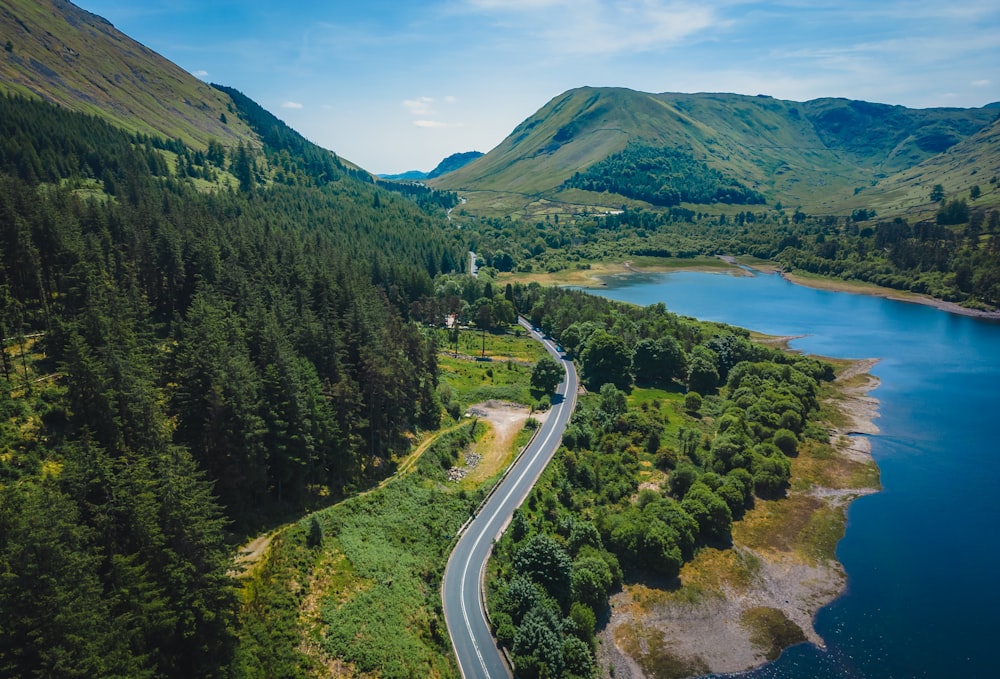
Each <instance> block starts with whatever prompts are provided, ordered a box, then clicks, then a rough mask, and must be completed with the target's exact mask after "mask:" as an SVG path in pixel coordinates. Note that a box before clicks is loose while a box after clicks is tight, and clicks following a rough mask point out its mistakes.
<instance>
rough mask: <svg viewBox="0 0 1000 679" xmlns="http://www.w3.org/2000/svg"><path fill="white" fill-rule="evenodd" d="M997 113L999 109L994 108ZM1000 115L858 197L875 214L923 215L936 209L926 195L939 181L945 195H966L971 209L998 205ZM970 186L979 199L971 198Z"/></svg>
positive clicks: (999, 112)
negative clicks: (965, 136) (990, 122)
mask: <svg viewBox="0 0 1000 679" xmlns="http://www.w3.org/2000/svg"><path fill="white" fill-rule="evenodd" d="M994 112H995V113H997V114H1000V111H997V110H996V109H994ZM998 175H1000V116H998V117H997V119H996V120H994V121H993V123H992V124H990V125H988V126H986V127H984V128H983V129H981V130H980V131H978V132H977V133H976V134H974V135H972V136H971V137H969V138H968V139H965V140H963V141H961V142H959V143H957V144H955V145H954V146H953V147H951V148H950V149H948V150H947V151H946V152H945V153H941V154H938V155H936V156H933V157H932V158H929V159H927V160H925V161H924V162H922V163H919V164H918V165H915V166H913V167H911V168H907V169H906V170H903V171H902V172H899V173H897V174H895V175H892V176H891V177H889V178H887V179H886V180H884V181H882V182H880V183H879V184H878V185H876V186H874V187H871V188H870V189H866V190H865V191H863V192H861V193H860V194H859V195H858V199H859V200H860V201H863V202H865V203H866V204H867V206H868V207H870V208H873V209H875V210H877V211H878V212H879V214H889V213H890V212H892V211H894V210H895V211H899V210H905V211H906V212H907V213H908V214H910V215H912V216H914V217H920V218H923V217H927V216H929V215H931V214H933V213H934V212H936V211H937V208H938V206H937V204H936V203H931V202H930V199H929V196H930V193H931V190H932V189H933V187H934V186H936V185H938V184H940V185H941V186H942V188H944V192H945V195H946V196H959V197H966V196H970V203H969V206H970V207H971V208H995V207H998V206H1000V186H998V184H997V176H998ZM974 187H979V194H980V195H979V198H975V199H971V193H974V192H975V190H974Z"/></svg>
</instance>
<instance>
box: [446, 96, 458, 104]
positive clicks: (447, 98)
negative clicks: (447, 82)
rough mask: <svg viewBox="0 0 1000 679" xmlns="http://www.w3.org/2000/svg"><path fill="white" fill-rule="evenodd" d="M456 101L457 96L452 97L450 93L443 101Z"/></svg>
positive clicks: (448, 102)
mask: <svg viewBox="0 0 1000 679" xmlns="http://www.w3.org/2000/svg"><path fill="white" fill-rule="evenodd" d="M456 101H458V97H453V96H451V95H450V94H449V95H448V96H447V97H445V98H444V103H446V104H454V103H455V102H456Z"/></svg>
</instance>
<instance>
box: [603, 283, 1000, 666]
mask: <svg viewBox="0 0 1000 679" xmlns="http://www.w3.org/2000/svg"><path fill="white" fill-rule="evenodd" d="M606 281H607V283H608V286H607V287H606V288H600V289H594V290H591V292H594V293H595V294H600V295H603V296H606V297H609V298H612V299H617V300H622V301H626V302H632V303H635V304H639V305H643V306H645V305H649V304H654V303H656V302H664V303H665V304H666V305H667V308H668V309H670V310H671V311H674V312H676V313H679V314H682V315H687V316H694V317H697V318H701V319H704V320H715V321H722V322H725V323H730V324H733V325H739V326H742V327H745V328H749V329H752V330H757V331H760V332H763V333H767V334H771V335H783V336H793V335H805V337H803V338H802V339H798V340H795V341H793V342H792V347H793V348H795V349H798V350H801V351H804V352H807V353H813V354H821V355H825V356H831V357H838V358H880V359H882V360H881V362H880V363H878V365H876V366H875V368H874V369H873V370H872V373H873V374H875V375H876V376H878V377H879V378H880V379H881V381H882V384H881V386H880V387H879V388H878V389H876V390H875V391H874V392H872V396H875V397H877V398H878V399H879V400H880V402H881V403H880V418H879V419H878V420H877V421H876V424H877V425H878V426H879V428H880V429H881V434H879V435H877V436H873V437H871V441H872V452H873V455H874V457H875V460H876V462H877V463H878V466H879V468H880V469H881V473H882V486H883V490H882V491H881V492H879V493H877V494H875V495H870V496H866V497H862V498H860V499H859V500H857V501H855V502H854V503H853V504H852V505H851V507H850V510H849V512H848V524H847V533H846V535H845V537H844V538H843V540H841V542H840V544H839V545H838V548H837V556H838V559H839V560H840V561H841V562H842V563H843V564H844V567H845V569H846V571H847V576H848V585H847V591H846V592H845V593H844V595H843V596H841V597H840V598H839V599H837V600H836V601H834V602H833V603H831V604H830V605H828V606H826V607H825V608H823V609H822V610H821V611H820V612H819V613H818V614H817V617H816V629H817V631H818V632H819V634H820V635H821V636H822V637H823V639H824V640H825V641H826V643H827V649H826V650H825V651H824V650H820V649H818V648H816V647H814V646H811V645H800V646H796V647H794V648H791V649H788V650H787V651H786V652H785V653H784V654H783V655H782V656H781V658H780V659H778V660H777V661H775V662H773V663H771V664H769V665H767V666H765V667H763V668H761V669H758V670H756V671H754V672H750V673H746V674H743V675H740V676H742V677H753V678H754V679H757V678H764V677H767V678H771V677H783V678H784V677H788V678H791V677H795V678H800V677H831V678H833V677H837V678H840V677H880V678H881V677H900V678H901V677H953V676H975V677H980V676H998V675H1000V668H998V661H997V647H996V645H995V644H997V638H996V637H997V630H998V629H1000V623H998V620H997V616H998V614H1000V581H998V579H997V578H998V575H1000V573H998V571H1000V541H998V539H997V537H998V530H997V526H998V522H1000V488H998V486H1000V444H998V426H1000V324H998V323H996V322H994V321H987V320H982V319H976V318H970V317H966V316H959V315H955V314H949V313H946V312H942V311H938V310H936V309H933V308H931V307H927V306H922V305H918V304H911V303H906V302H898V301H893V300H887V299H882V298H879V297H872V296H866V295H852V294H847V293H838V292H830V291H825V290H814V289H811V288H806V287H802V286H797V285H794V284H792V283H789V282H787V281H785V280H783V279H782V278H781V277H780V276H778V275H776V274H757V275H754V276H750V277H739V276H732V275H726V274H712V273H700V272H679V273H671V274H630V275H627V276H616V277H611V278H608V279H606Z"/></svg>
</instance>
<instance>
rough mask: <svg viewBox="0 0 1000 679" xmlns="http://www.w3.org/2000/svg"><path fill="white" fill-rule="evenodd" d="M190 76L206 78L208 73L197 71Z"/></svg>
mask: <svg viewBox="0 0 1000 679" xmlns="http://www.w3.org/2000/svg"><path fill="white" fill-rule="evenodd" d="M191 75H193V76H194V77H196V78H207V77H208V71H206V70H204V69H202V70H199V71H195V72H194V73H192V74H191Z"/></svg>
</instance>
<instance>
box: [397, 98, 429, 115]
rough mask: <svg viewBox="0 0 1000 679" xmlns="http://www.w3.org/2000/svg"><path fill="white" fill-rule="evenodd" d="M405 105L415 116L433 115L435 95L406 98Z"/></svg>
mask: <svg viewBox="0 0 1000 679" xmlns="http://www.w3.org/2000/svg"><path fill="white" fill-rule="evenodd" d="M403 106H404V107H405V108H406V109H407V110H408V111H409V112H410V113H411V114H412V115H415V116H427V115H433V114H434V113H435V111H434V97H417V98H416V99H406V100H404V101H403Z"/></svg>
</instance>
